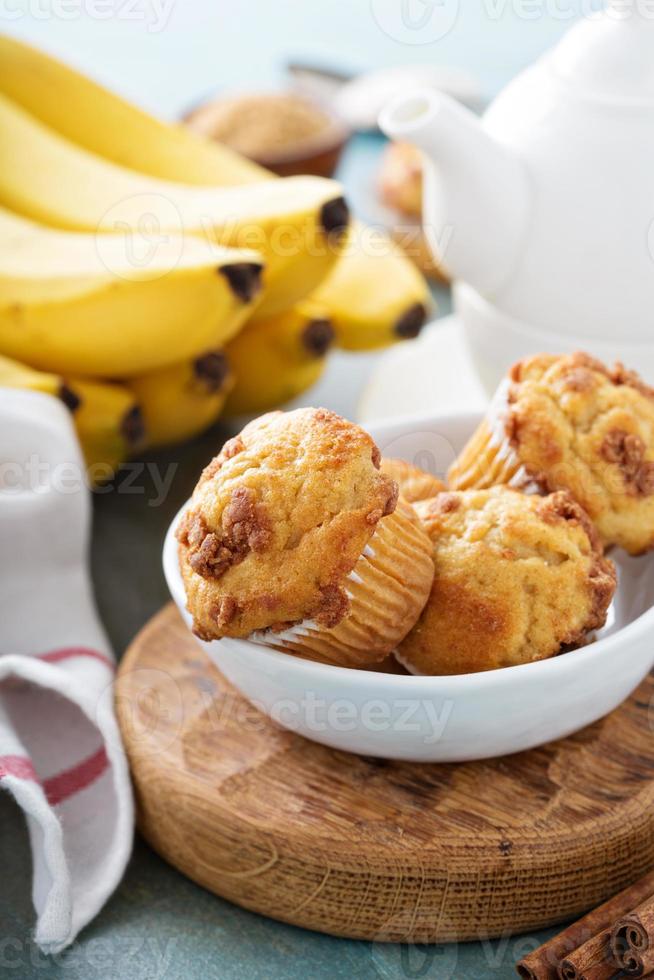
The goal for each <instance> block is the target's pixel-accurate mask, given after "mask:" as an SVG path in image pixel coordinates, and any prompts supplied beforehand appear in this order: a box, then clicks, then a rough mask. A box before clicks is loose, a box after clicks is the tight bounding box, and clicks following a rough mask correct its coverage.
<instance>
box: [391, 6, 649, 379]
mask: <svg viewBox="0 0 654 980" xmlns="http://www.w3.org/2000/svg"><path fill="white" fill-rule="evenodd" d="M380 125H381V127H382V129H383V130H384V131H385V132H386V133H387V134H388V135H389V136H391V137H393V138H395V139H402V140H408V141H409V142H412V143H415V144H416V145H417V146H418V147H420V148H421V149H422V150H423V152H424V154H425V157H426V162H425V192H424V194H425V197H424V221H425V231H426V234H427V236H428V238H429V240H430V241H431V243H432V247H434V248H435V250H436V251H437V252H438V251H439V246H440V250H441V252H442V255H443V260H444V264H445V266H446V267H447V268H448V269H449V270H450V272H451V274H452V276H453V278H454V279H455V281H456V286H455V302H456V308H457V311H458V312H459V313H460V315H461V317H462V319H463V322H464V325H465V329H466V334H467V337H468V340H469V341H470V343H471V346H472V349H473V352H474V354H475V360H476V363H477V365H478V366H481V368H482V371H483V374H484V376H485V379H486V380H487V381H488V383H489V384H490V385H493V384H494V383H495V382H496V381H497V380H498V378H499V377H500V376H501V375H502V374H503V373H504V372H505V369H506V367H507V364H508V363H509V362H511V361H512V360H515V359H516V358H518V357H521V356H524V355H525V354H527V353H533V352H534V351H537V350H550V351H563V350H569V349H571V348H574V347H581V348H585V349H588V350H591V351H593V352H594V353H596V354H597V355H598V356H601V357H604V358H605V359H607V360H612V359H615V358H620V359H622V360H624V361H625V363H627V364H628V365H629V366H630V367H636V368H640V369H641V371H642V372H643V373H644V374H645V375H647V376H648V377H649V379H650V380H653V381H654V322H653V321H654V4H651V3H643V2H640V0H632V3H631V4H630V3H629V2H628V0H627V2H625V0H622V2H619V0H612V2H609V4H608V6H607V8H606V10H604V11H602V12H596V13H595V14H593V15H592V16H589V17H587V18H585V19H583V20H581V21H580V22H578V23H577V24H575V26H574V27H572V28H571V30H570V31H568V33H567V34H566V35H565V37H564V38H563V40H562V41H561V42H560V43H559V44H558V45H557V46H556V47H554V48H553V49H552V50H550V51H548V52H547V53H546V54H545V55H544V56H543V57H541V58H540V59H539V60H538V61H537V62H536V63H535V64H534V65H533V66H532V67H530V68H528V69H527V70H526V71H524V72H522V73H521V74H520V75H518V76H517V77H516V78H515V79H514V80H513V81H512V82H511V83H510V84H509V85H508V86H507V87H506V88H505V89H504V91H503V92H502V93H501V94H500V95H499V96H498V97H497V98H496V99H495V101H494V102H493V103H492V104H491V105H490V107H489V108H488V110H487V111H486V113H485V115H484V116H483V118H482V119H481V120H480V119H478V117H476V116H475V115H473V114H472V113H471V112H469V111H468V110H467V109H465V108H464V107H463V106H461V105H459V104H458V103H457V102H455V101H454V100H452V99H451V98H448V97H447V96H444V95H442V94H439V93H438V92H435V91H431V90H425V91H419V92H415V93H414V94H412V95H408V96H400V97H398V98H397V99H396V100H395V101H394V102H392V103H391V104H390V105H389V106H388V107H387V108H386V109H385V110H384V112H383V113H382V116H381V119H380Z"/></svg>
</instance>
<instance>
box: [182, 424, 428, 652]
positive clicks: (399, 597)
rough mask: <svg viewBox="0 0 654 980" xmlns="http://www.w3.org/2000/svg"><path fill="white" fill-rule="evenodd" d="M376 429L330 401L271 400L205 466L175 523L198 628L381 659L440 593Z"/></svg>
mask: <svg viewBox="0 0 654 980" xmlns="http://www.w3.org/2000/svg"><path fill="white" fill-rule="evenodd" d="M380 463H381V459H380V454H379V450H378V449H377V447H376V445H375V443H374V442H373V440H372V439H371V437H370V436H369V435H368V434H367V433H366V432H364V431H363V429H361V428H359V426H357V425H354V424H353V423H351V422H348V421H346V420H345V419H343V418H341V417H340V416H338V415H335V414H334V413H333V412H329V411H327V410H326V409H321V408H320V409H313V408H305V409H298V410H297V411H294V412H288V413H284V412H271V413H269V414H267V415H264V416H262V417H261V418H259V419H256V420H255V421H254V422H251V423H250V424H249V425H247V426H246V427H245V428H244V429H243V431H242V432H241V434H240V435H239V436H237V437H236V438H235V439H232V440H230V441H229V442H227V443H226V444H225V446H224V447H223V449H222V451H221V452H220V453H219V454H218V456H216V458H215V459H214V460H213V461H212V462H211V463H210V464H209V466H207V468H206V469H205V470H204V472H203V473H202V476H201V477H200V480H199V482H198V484H197V486H196V488H195V492H194V494H193V497H192V499H191V502H190V505H189V507H188V509H187V511H186V512H185V514H184V516H183V518H182V520H181V522H180V524H179V527H178V530H177V538H178V541H179V559H180V568H181V572H182V577H183V580H184V585H185V589H186V596H187V605H188V609H189V612H190V613H191V614H192V616H193V622H194V631H195V632H196V633H197V635H198V636H199V637H201V638H202V639H205V640H213V639H220V638H221V637H226V636H231V637H251V638H252V639H254V640H256V641H257V642H261V643H266V644H268V645H272V646H274V647H276V648H278V649H282V650H285V651H287V652H292V653H297V654H299V655H301V656H306V657H310V658H312V659H318V660H322V661H324V662H327V663H335V664H340V665H344V666H367V665H370V664H373V663H377V662H378V661H380V660H382V659H383V658H384V657H386V656H387V655H388V653H390V651H391V650H392V649H393V648H394V647H395V645H396V644H397V643H398V642H399V641H400V640H401V639H403V638H404V636H405V635H406V634H407V633H408V631H409V630H410V628H411V627H412V626H413V624H414V623H415V621H416V620H417V618H418V616H419V614H420V612H421V610H422V607H423V606H424V603H425V601H426V599H427V596H428V595H429V590H430V588H431V583H432V578H433V573H434V567H433V561H432V558H431V544H430V541H429V538H428V536H427V534H426V532H425V530H424V528H423V527H422V525H421V523H420V520H419V519H418V517H417V515H416V514H415V512H414V511H413V509H412V508H411V506H410V505H409V504H407V503H406V502H405V501H400V502H399V503H398V488H397V484H396V483H395V482H394V481H393V480H392V479H391V478H390V477H388V476H386V475H384V474H383V473H382V472H381V471H380Z"/></svg>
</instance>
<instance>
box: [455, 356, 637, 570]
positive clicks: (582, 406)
mask: <svg viewBox="0 0 654 980" xmlns="http://www.w3.org/2000/svg"><path fill="white" fill-rule="evenodd" d="M448 482H449V484H450V486H451V487H452V488H454V489H467V488H470V487H479V488H483V487H489V486H492V485H494V484H497V483H504V484H508V485H510V486H512V487H518V488H521V489H524V490H528V491H531V492H537V493H546V492H551V491H553V490H569V491H570V493H571V494H572V496H573V497H574V498H575V500H577V501H578V502H579V503H580V504H581V505H582V507H583V508H584V510H586V512H587V513H588V515H589V516H590V517H591V519H592V520H593V522H594V523H595V524H596V525H597V528H598V530H599V532H600V535H601V538H602V540H603V542H604V544H605V545H607V546H608V545H612V544H616V545H620V546H621V547H622V548H624V549H625V550H626V551H628V552H629V553H630V554H632V555H636V554H641V553H642V552H645V551H648V550H649V549H650V548H652V546H653V545H654V390H653V389H652V388H649V387H647V385H645V384H644V383H643V382H642V381H641V380H640V378H639V377H638V375H637V374H635V373H634V372H633V371H627V370H625V368H624V367H623V366H622V365H621V364H618V365H616V366H615V367H614V368H613V370H609V369H608V368H607V367H605V366H604V365H603V364H602V363H601V362H600V361H597V360H595V359H594V358H592V357H590V356H589V355H588V354H582V353H575V354H570V355H567V356H555V355H550V354H539V355H536V356H535V357H529V358H527V359H526V360H523V361H520V362H518V363H517V364H516V365H515V366H514V367H513V368H512V369H511V371H510V372H509V376H508V378H507V379H506V380H505V381H504V382H503V383H502V385H501V386H500V388H499V389H498V392H497V394H496V395H495V398H494V399H493V402H492V404H491V407H490V409H489V412H488V413H487V415H486V418H485V419H484V421H483V422H482V423H481V425H480V426H479V428H478V429H477V431H476V432H475V434H474V435H473V437H472V439H471V440H470V442H469V443H468V445H467V446H466V447H465V448H464V450H463V451H462V453H461V454H460V456H459V458H458V459H457V460H456V462H455V463H454V465H453V466H452V467H451V469H450V472H449V474H448Z"/></svg>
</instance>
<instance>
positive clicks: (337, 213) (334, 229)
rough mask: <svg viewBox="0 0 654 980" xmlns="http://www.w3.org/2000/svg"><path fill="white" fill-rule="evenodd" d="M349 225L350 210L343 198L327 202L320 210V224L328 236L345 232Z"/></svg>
mask: <svg viewBox="0 0 654 980" xmlns="http://www.w3.org/2000/svg"><path fill="white" fill-rule="evenodd" d="M349 223H350V209H349V207H348V203H347V201H346V200H345V198H344V197H335V198H334V199H333V200H332V201H327V203H326V204H323V206H322V208H321V209H320V224H321V225H322V227H323V228H324V230H325V231H326V232H327V234H328V235H331V234H332V233H338V234H340V233H341V232H343V231H345V230H346V228H347V226H348V225H349Z"/></svg>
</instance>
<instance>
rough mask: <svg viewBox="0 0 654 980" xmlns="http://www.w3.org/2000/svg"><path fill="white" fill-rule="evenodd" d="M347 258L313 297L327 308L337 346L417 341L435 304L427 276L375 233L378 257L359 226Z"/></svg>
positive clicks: (359, 347) (369, 346)
mask: <svg viewBox="0 0 654 980" xmlns="http://www.w3.org/2000/svg"><path fill="white" fill-rule="evenodd" d="M352 235H353V236H358V235H361V236H363V241H360V242H359V243H358V244H356V245H355V244H354V241H353V242H352V245H351V246H350V245H348V249H349V252H348V255H347V256H344V257H343V258H342V259H341V260H340V261H339V262H337V264H336V265H335V267H334V269H333V270H332V272H331V273H330V274H329V275H328V276H327V277H326V278H325V279H324V280H323V281H322V282H321V283H320V285H319V286H318V288H317V289H316V290H315V291H314V292H313V293H312V294H311V297H310V299H311V300H312V301H313V302H316V303H318V304H319V305H321V306H323V307H325V309H326V310H327V311H328V313H329V317H330V319H331V321H332V323H333V325H334V331H335V333H336V343H337V345H338V346H339V347H343V348H345V349H346V350H370V349H372V348H375V347H385V346H387V345H388V344H392V343H394V342H395V341H398V340H407V339H409V338H412V337H417V336H418V334H419V333H420V330H421V329H422V326H423V324H424V323H425V321H426V319H427V314H428V311H429V309H430V307H431V305H432V300H431V294H430V292H429V287H428V285H427V282H426V280H425V277H424V276H423V275H422V273H421V272H420V271H419V270H418V269H417V267H416V266H415V265H414V264H413V262H411V261H409V260H408V259H407V258H406V256H405V255H404V254H402V251H401V249H400V247H399V246H398V245H396V244H394V243H393V242H392V241H391V240H390V238H388V236H386V235H383V236H381V237H380V236H378V233H377V232H375V241H374V255H369V254H368V253H367V251H366V249H367V248H368V247H369V246H366V245H365V238H366V230H365V229H364V228H363V227H362V226H360V225H358V223H357V224H355V226H354V228H353V229H352Z"/></svg>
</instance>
